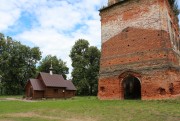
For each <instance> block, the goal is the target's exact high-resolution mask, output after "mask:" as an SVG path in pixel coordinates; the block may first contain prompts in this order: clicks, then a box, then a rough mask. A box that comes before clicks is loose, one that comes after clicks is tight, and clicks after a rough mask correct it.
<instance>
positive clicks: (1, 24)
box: [0, 0, 20, 31]
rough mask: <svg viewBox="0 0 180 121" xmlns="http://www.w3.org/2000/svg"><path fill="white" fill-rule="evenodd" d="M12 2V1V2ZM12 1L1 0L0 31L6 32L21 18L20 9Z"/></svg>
mask: <svg viewBox="0 0 180 121" xmlns="http://www.w3.org/2000/svg"><path fill="white" fill-rule="evenodd" d="M11 1H12V0H11ZM11 1H7V0H1V3H0V31H3V30H6V29H7V28H8V27H9V26H11V25H13V24H14V23H15V22H16V21H17V20H18V18H19V17H20V9H19V8H17V6H16V4H14V3H13V2H11Z"/></svg>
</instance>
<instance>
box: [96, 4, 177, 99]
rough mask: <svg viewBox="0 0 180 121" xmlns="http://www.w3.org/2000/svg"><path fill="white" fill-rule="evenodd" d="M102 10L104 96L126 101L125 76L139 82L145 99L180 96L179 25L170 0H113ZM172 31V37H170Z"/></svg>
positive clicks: (101, 94) (101, 88)
mask: <svg viewBox="0 0 180 121" xmlns="http://www.w3.org/2000/svg"><path fill="white" fill-rule="evenodd" d="M108 5H109V6H108V7H107V8H103V9H102V10H100V16H101V26H102V55H101V63H100V64H101V65H100V78H99V89H98V90H99V92H98V97H99V98H100V99H124V88H123V86H122V83H123V81H124V78H125V77H127V76H128V75H132V76H134V77H136V78H138V79H139V81H140V83H141V98H142V99H162V98H169V97H176V96H177V95H179V94H180V78H179V77H180V76H179V75H180V66H179V65H180V63H179V62H180V51H179V33H178V32H179V30H178V24H177V21H176V20H175V17H174V15H173V13H172V10H171V9H170V7H169V4H168V1H167V0H126V1H124V2H117V3H116V0H109V4H108ZM172 34H174V35H173V38H174V39H172Z"/></svg>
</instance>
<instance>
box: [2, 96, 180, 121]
mask: <svg viewBox="0 0 180 121" xmlns="http://www.w3.org/2000/svg"><path fill="white" fill-rule="evenodd" d="M18 98H20V97H18V96H15V97H13V98H12V97H11V98H9V97H5V96H4V97H2V96H0V121H180V99H176V100H161V101H160V100H159V101H141V100H124V101H118V100H116V101H100V100H98V99H97V98H96V97H75V98H72V99H68V100H53V99H52V100H41V101H24V100H21V99H18Z"/></svg>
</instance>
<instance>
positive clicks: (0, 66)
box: [0, 34, 41, 94]
mask: <svg viewBox="0 0 180 121" xmlns="http://www.w3.org/2000/svg"><path fill="white" fill-rule="evenodd" d="M40 59H41V52H40V50H39V48H38V47H33V48H30V47H28V46H25V45H22V44H21V43H20V42H18V41H14V40H12V38H11V37H7V38H5V37H4V35H3V34H0V62H1V63H0V73H1V76H2V78H1V83H2V85H3V87H4V90H5V93H6V94H20V93H22V91H23V89H24V86H25V84H26V82H27V80H28V79H29V78H31V77H34V76H35V74H36V63H37V61H39V60H40Z"/></svg>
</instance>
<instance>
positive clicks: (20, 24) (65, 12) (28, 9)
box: [0, 0, 180, 70]
mask: <svg viewBox="0 0 180 121" xmlns="http://www.w3.org/2000/svg"><path fill="white" fill-rule="evenodd" d="M107 1H108V0H0V33H3V34H5V36H11V37H12V38H13V39H15V40H18V41H21V42H22V43H23V44H26V45H29V46H31V47H34V46H38V47H40V49H41V51H42V55H43V57H45V56H46V55H48V54H51V55H56V56H57V57H59V58H61V59H62V60H64V61H66V62H67V66H68V67H69V68H70V70H72V67H71V61H70V58H69V53H70V49H71V47H72V46H73V44H74V43H75V41H76V40H78V39H79V38H83V39H87V40H89V42H90V45H93V46H97V47H98V48H100V46H101V34H100V17H99V11H98V10H99V9H100V8H101V7H102V6H104V5H106V4H107ZM177 1H178V2H179V3H178V4H179V5H180V0H177Z"/></svg>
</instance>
